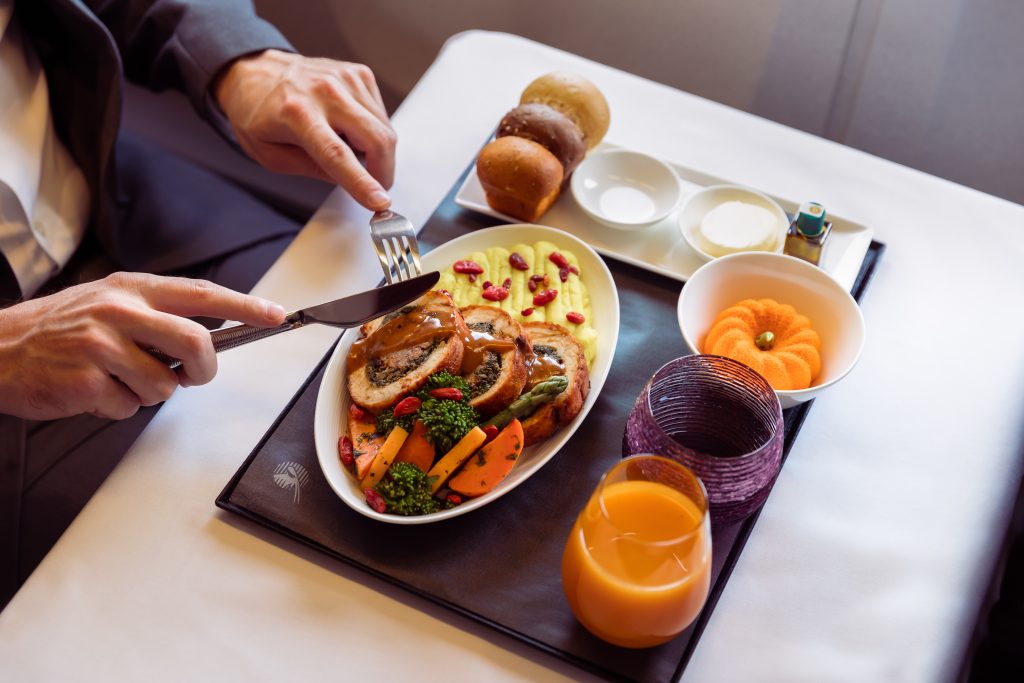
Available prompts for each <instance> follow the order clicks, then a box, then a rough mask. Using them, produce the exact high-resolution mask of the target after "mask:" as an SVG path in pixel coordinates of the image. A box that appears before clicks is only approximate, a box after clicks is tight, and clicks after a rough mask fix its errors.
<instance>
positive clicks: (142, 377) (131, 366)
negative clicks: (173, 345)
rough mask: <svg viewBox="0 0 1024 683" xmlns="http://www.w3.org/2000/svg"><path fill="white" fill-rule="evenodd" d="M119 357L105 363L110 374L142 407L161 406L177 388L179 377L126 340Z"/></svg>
mask: <svg viewBox="0 0 1024 683" xmlns="http://www.w3.org/2000/svg"><path fill="white" fill-rule="evenodd" d="M120 350H121V353H118V354H116V355H114V356H113V357H110V358H107V359H105V363H104V364H105V365H106V368H107V369H108V370H109V371H110V374H111V375H113V376H114V377H115V378H117V379H118V380H119V381H120V382H121V383H122V384H124V386H126V387H127V388H128V389H129V390H131V392H132V393H133V394H135V396H136V397H137V399H138V403H140V404H141V405H144V406H152V405H156V404H157V403H163V402H164V401H166V400H167V399H169V398H170V397H171V394H173V393H174V390H175V389H177V388H178V374H177V373H175V372H174V371H173V370H171V369H170V368H168V367H167V366H166V365H164V364H163V363H161V362H160V361H158V360H157V359H156V358H154V357H153V356H151V355H150V354H148V353H146V352H145V351H143V350H142V349H140V348H139V347H138V346H137V345H136V343H135V342H134V341H133V340H131V339H128V338H125V339H124V343H123V344H122V346H121V349H120Z"/></svg>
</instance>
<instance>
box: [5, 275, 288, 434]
mask: <svg viewBox="0 0 1024 683" xmlns="http://www.w3.org/2000/svg"><path fill="white" fill-rule="evenodd" d="M182 316H209V317H212V318H224V319H227V320H239V321H241V322H244V323H248V324H250V325H258V326H271V325H279V324H281V322H283V320H284V316H285V313H284V309H283V308H281V307H280V306H278V305H277V304H273V303H270V302H269V301H265V300H263V299H259V298H257V297H254V296H247V295H245V294H240V293H238V292H234V291H232V290H230V289H226V288H224V287H221V286H219V285H215V284H213V283H211V282H207V281H205V280H191V279H186V278H176V277H160V276H156V275H143V274H139V273H115V274H114V275H111V276H109V277H107V278H105V279H103V280H100V281H98V282H91V283H88V284H84V285H78V286H76V287H70V288H68V289H65V290H63V291H61V292H58V293H56V294H52V295H50V296H47V297H42V298H39V299H33V300H30V301H26V302H24V303H20V304H16V305H14V306H11V307H10V308H7V309H3V310H0V413H7V414H10V415H17V416H19V417H24V418H28V419H33V420H49V419H55V418H59V417H66V416H69V415H76V414H79V413H90V414H92V415H96V416H98V417H107V418H113V419H123V418H126V417H131V416H132V415H134V414H135V412H136V411H137V410H138V409H139V406H149V405H154V404H156V403H160V402H161V401H165V400H167V398H169V397H170V395H171V394H172V393H173V392H174V390H175V389H176V388H177V387H178V386H179V385H180V386H189V385H196V384H205V383H206V382H209V381H210V380H211V379H213V376H214V375H215V374H216V372H217V357H216V354H215V353H214V350H213V343H212V341H211V340H210V333H209V331H208V330H207V329H206V328H204V327H203V326H202V325H200V324H199V323H197V322H194V321H192V320H189V319H187V318H184V317H182ZM148 348H158V349H160V350H161V351H163V352H164V353H166V354H168V355H170V356H173V357H175V358H179V359H181V362H182V364H181V367H180V368H178V370H177V371H174V370H171V369H169V368H168V367H167V366H166V365H164V364H163V363H161V362H160V361H158V360H157V359H156V358H154V357H153V356H151V355H150V354H148V353H146V351H144V350H143V349H148Z"/></svg>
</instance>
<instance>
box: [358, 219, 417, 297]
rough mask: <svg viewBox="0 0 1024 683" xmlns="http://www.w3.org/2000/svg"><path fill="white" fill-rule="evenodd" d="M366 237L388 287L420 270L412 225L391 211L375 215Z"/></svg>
mask: <svg viewBox="0 0 1024 683" xmlns="http://www.w3.org/2000/svg"><path fill="white" fill-rule="evenodd" d="M370 236H371V237H373V247H374V249H376V250H377V258H379V259H380V267H381V268H382V269H383V270H384V277H385V278H387V281H388V284H393V283H395V282H402V281H403V280H408V279H410V278H414V277H416V276H417V275H419V274H420V273H422V272H423V269H422V268H421V267H420V245H419V243H418V242H417V241H416V230H415V229H414V228H413V227H412V221H410V220H409V219H408V218H406V217H405V216H402V215H400V214H397V213H395V212H394V211H391V210H385V211H378V212H377V213H375V214H373V218H371V219H370Z"/></svg>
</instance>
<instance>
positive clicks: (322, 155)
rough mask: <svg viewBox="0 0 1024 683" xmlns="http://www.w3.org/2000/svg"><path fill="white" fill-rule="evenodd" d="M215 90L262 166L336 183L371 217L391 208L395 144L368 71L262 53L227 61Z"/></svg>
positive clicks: (245, 145)
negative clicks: (390, 192)
mask: <svg viewBox="0 0 1024 683" xmlns="http://www.w3.org/2000/svg"><path fill="white" fill-rule="evenodd" d="M213 90H214V97H215V98H216V100H217V103H218V104H219V105H220V108H221V110H222V111H223V112H224V114H225V115H226V116H227V117H228V120H229V121H230V122H231V127H232V129H233V130H234V132H235V136H236V137H237V138H238V142H239V144H241V146H242V149H244V150H245V151H246V153H248V154H249V156H251V157H252V158H253V159H255V160H256V161H258V162H259V163H260V164H262V165H263V166H265V167H266V168H269V169H270V170H272V171H277V172H279V173H290V174H295V175H306V176H310V177H313V178H319V179H321V180H326V181H328V182H332V183H335V184H337V185H341V186H342V187H343V188H345V189H346V190H347V191H348V193H349V194H351V195H352V197H353V198H354V199H355V200H356V201H357V202H359V203H360V204H362V205H363V206H365V207H366V208H368V209H371V210H373V211H379V210H382V209H386V208H388V206H390V205H391V199H390V198H389V197H388V195H387V192H385V188H389V187H391V182H392V180H393V179H394V174H395V143H396V141H397V138H396V136H395V131H394V130H393V129H392V128H391V123H390V121H389V120H388V114H387V112H386V111H385V109H384V102H383V100H381V97H380V91H379V90H378V89H377V82H376V81H375V80H374V78H373V72H371V71H370V69H368V68H367V67H365V66H363V65H362V64H352V63H349V62H336V61H333V60H330V59H312V58H309V57H303V56H302V55H296V54H291V53H288V52H281V51H278V50H266V51H264V52H260V53H257V54H255V55H251V56H248V57H242V58H241V59H238V60H236V61H234V62H232V63H231V64H230V65H229V66H228V67H227V69H226V70H225V71H224V73H223V74H222V75H221V76H220V78H219V80H218V81H217V82H216V83H215V85H214V89H213ZM357 154H362V155H364V156H365V161H366V167H365V168H364V167H363V166H362V164H360V162H359V159H358V157H357Z"/></svg>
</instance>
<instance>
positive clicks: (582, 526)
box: [562, 470, 711, 647]
mask: <svg viewBox="0 0 1024 683" xmlns="http://www.w3.org/2000/svg"><path fill="white" fill-rule="evenodd" d="M613 472H614V470H613ZM691 476H692V475H691ZM702 503H704V501H702ZM710 569H711V532H710V528H709V523H708V517H707V514H705V511H704V509H703V508H702V507H701V505H698V503H696V502H694V501H693V500H692V499H691V498H689V497H688V496H686V495H685V494H683V493H682V492H681V491H679V490H676V489H675V488H672V487H671V486H667V485H665V484H662V483H658V482H656V481H644V480H626V481H611V482H608V483H603V484H602V486H600V487H599V488H598V491H597V492H595V493H594V495H593V496H591V499H590V501H589V502H588V503H587V506H586V507H585V508H584V509H583V511H582V512H581V513H580V516H579V518H578V519H577V520H576V524H575V525H574V526H573V529H572V532H571V533H570V534H569V541H568V543H567V544H566V547H565V554H564V556H563V558H562V586H563V588H564V590H565V595H566V598H567V599H568V601H569V606H570V607H571V608H572V611H573V613H574V614H575V615H576V618H577V619H579V621H580V622H581V623H582V624H583V625H584V626H585V627H586V628H587V630H589V631H590V632H591V633H593V634H594V635H596V636H597V637H598V638H601V639H602V640H605V641H608V642H610V643H614V644H615V645H621V646H623V647H651V646H654V645H659V644H661V643H664V642H666V641H668V640H671V639H672V638H673V637H675V636H677V635H678V634H679V633H680V632H681V631H683V629H685V628H686V627H687V626H689V625H690V623H691V622H692V621H693V620H694V619H695V618H696V617H697V614H698V613H699V612H700V610H701V607H703V605H704V601H705V600H706V599H707V595H708V588H709V585H710V581H711V575H710Z"/></svg>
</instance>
